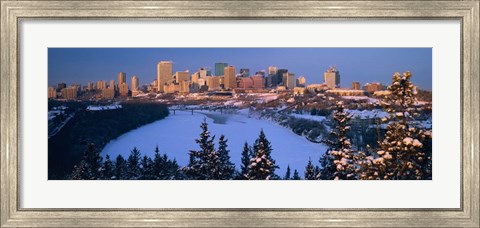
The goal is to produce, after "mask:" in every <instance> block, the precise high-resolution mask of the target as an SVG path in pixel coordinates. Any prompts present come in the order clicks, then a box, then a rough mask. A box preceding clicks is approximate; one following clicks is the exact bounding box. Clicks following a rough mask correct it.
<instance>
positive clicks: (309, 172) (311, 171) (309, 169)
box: [305, 158, 318, 180]
mask: <svg viewBox="0 0 480 228" xmlns="http://www.w3.org/2000/svg"><path fill="white" fill-rule="evenodd" d="M317 175H318V174H317V173H316V171H315V167H314V166H313V163H312V159H311V158H308V163H307V166H306V167H305V180H317Z"/></svg>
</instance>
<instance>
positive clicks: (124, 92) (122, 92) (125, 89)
mask: <svg viewBox="0 0 480 228" xmlns="http://www.w3.org/2000/svg"><path fill="white" fill-rule="evenodd" d="M118 91H119V93H120V96H122V97H127V96H128V84H127V83H122V84H121V85H119V86H118Z"/></svg>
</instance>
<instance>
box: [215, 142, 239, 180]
mask: <svg viewBox="0 0 480 228" xmlns="http://www.w3.org/2000/svg"><path fill="white" fill-rule="evenodd" d="M227 142H228V140H227V139H225V136H224V135H220V137H219V141H218V154H219V156H220V165H221V172H220V173H221V174H220V179H221V180H231V179H232V178H233V174H234V172H235V164H233V163H232V162H231V161H230V154H229V153H230V150H228V149H227V147H228V145H227Z"/></svg>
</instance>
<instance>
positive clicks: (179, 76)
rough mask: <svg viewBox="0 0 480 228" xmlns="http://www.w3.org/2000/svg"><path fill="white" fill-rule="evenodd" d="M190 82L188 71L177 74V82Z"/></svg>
mask: <svg viewBox="0 0 480 228" xmlns="http://www.w3.org/2000/svg"><path fill="white" fill-rule="evenodd" d="M188 80H190V72H189V71H188V70H186V71H177V72H175V82H177V83H180V82H181V81H188Z"/></svg>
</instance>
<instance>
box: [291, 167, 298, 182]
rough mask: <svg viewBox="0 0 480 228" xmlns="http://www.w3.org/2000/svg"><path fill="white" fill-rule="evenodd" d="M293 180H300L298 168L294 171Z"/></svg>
mask: <svg viewBox="0 0 480 228" xmlns="http://www.w3.org/2000/svg"><path fill="white" fill-rule="evenodd" d="M292 180H300V174H298V171H297V169H295V171H293V178H292Z"/></svg>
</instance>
